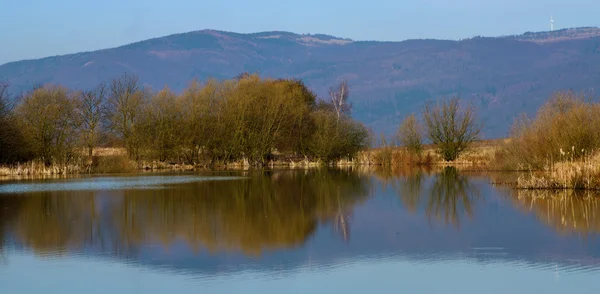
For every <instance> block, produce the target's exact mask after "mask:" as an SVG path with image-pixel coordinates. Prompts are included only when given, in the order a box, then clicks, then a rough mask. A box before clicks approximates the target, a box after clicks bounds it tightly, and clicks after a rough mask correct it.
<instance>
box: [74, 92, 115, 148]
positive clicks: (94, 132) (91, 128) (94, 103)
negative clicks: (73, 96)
mask: <svg viewBox="0 0 600 294" xmlns="http://www.w3.org/2000/svg"><path fill="white" fill-rule="evenodd" d="M106 88H107V87H106V84H104V83H101V84H100V85H98V87H96V88H95V89H93V90H88V91H83V92H81V93H80V94H79V96H78V97H77V98H78V99H77V100H76V108H75V112H76V116H77V119H78V121H79V131H80V132H81V137H82V138H81V139H82V140H83V144H84V146H85V147H86V148H87V150H88V156H89V157H92V155H93V152H94V147H96V145H97V144H98V141H99V140H100V137H101V136H102V131H101V123H102V118H103V116H104V114H105V107H106V105H105V101H106V94H107V90H106Z"/></svg>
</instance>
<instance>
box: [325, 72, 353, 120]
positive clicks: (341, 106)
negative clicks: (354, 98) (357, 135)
mask: <svg viewBox="0 0 600 294" xmlns="http://www.w3.org/2000/svg"><path fill="white" fill-rule="evenodd" d="M349 95H350V91H349V89H348V81H346V80H343V81H342V82H340V83H339V84H338V85H337V86H335V87H333V88H331V89H329V96H330V97H331V104H333V109H334V110H335V113H336V115H337V120H338V122H339V120H340V117H341V115H342V114H348V115H349V114H350V111H351V109H352V105H351V104H350V103H349V102H348V96H349Z"/></svg>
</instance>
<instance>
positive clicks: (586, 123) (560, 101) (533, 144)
mask: <svg viewBox="0 0 600 294" xmlns="http://www.w3.org/2000/svg"><path fill="white" fill-rule="evenodd" d="M599 130H600V104H599V103H597V102H594V101H593V100H592V99H591V98H589V97H586V96H584V95H580V94H575V93H573V92H558V93H556V94H555V95H554V96H553V97H551V98H550V100H549V101H548V102H547V103H546V104H544V105H543V106H542V107H541V108H540V110H539V111H538V113H537V115H536V116H535V118H533V119H530V118H528V117H527V116H522V117H521V118H519V119H518V120H517V121H516V122H515V124H514V125H513V128H512V130H511V140H510V143H508V144H506V145H505V147H504V148H503V149H502V150H501V151H500V152H498V154H497V156H496V157H497V158H496V163H497V165H498V166H499V167H500V168H502V169H511V170H550V169H551V167H552V166H553V165H554V164H555V163H557V162H563V161H568V160H580V159H582V158H583V157H584V156H585V155H589V154H590V152H591V151H592V150H597V149H598V148H600V131H599Z"/></svg>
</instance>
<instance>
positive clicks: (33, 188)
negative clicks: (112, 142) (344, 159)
mask: <svg viewBox="0 0 600 294" xmlns="http://www.w3.org/2000/svg"><path fill="white" fill-rule="evenodd" d="M241 179H246V177H234V176H227V177H222V176H214V177H211V176H136V177H98V178H86V179H68V180H65V181H61V182H56V181H51V182H44V183H40V182H34V183H31V182H21V183H9V184H3V185H0V193H31V192H50V191H107V190H124V189H137V190H140V189H159V188H165V186H166V185H174V184H189V183H194V182H201V181H227V180H241Z"/></svg>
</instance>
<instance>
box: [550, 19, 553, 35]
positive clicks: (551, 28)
mask: <svg viewBox="0 0 600 294" xmlns="http://www.w3.org/2000/svg"><path fill="white" fill-rule="evenodd" d="M550 31H551V32H553V31H554V18H553V17H552V16H550Z"/></svg>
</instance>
